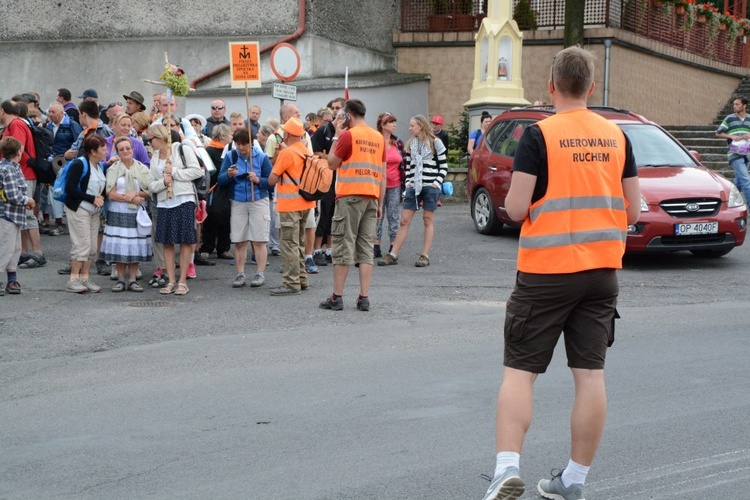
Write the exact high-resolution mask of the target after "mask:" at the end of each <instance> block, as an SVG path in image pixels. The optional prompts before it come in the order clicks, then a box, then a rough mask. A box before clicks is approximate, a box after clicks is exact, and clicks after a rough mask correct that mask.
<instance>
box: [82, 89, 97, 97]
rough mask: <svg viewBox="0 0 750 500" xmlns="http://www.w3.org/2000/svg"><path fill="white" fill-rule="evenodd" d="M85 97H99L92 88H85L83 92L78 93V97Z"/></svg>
mask: <svg viewBox="0 0 750 500" xmlns="http://www.w3.org/2000/svg"><path fill="white" fill-rule="evenodd" d="M86 97H91V98H93V99H99V94H98V93H97V91H96V90H94V89H86V90H84V91H83V94H81V95H79V96H78V98H79V99H85V98H86Z"/></svg>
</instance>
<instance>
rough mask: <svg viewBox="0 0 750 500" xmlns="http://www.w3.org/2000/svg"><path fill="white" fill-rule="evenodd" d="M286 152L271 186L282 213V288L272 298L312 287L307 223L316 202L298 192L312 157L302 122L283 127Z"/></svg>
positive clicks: (278, 159)
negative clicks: (309, 270) (307, 261)
mask: <svg viewBox="0 0 750 500" xmlns="http://www.w3.org/2000/svg"><path fill="white" fill-rule="evenodd" d="M281 130H282V131H283V132H284V144H286V148H284V149H282V150H281V151H279V153H278V156H277V157H276V163H275V164H274V166H273V170H272V171H271V175H270V176H269V177H268V185H269V186H275V185H276V183H278V184H279V185H278V187H277V188H276V211H277V212H278V213H279V239H280V240H281V265H282V266H283V271H282V275H281V276H282V285H281V286H280V287H278V288H273V289H272V290H271V295H277V296H280V295H299V294H300V290H306V289H307V288H308V287H309V286H310V283H309V281H308V279H307V271H306V270H305V222H306V221H307V217H308V215H309V214H310V210H312V209H314V208H315V202H314V201H307V200H305V199H304V198H302V196H300V194H299V191H298V189H297V184H299V182H300V180H301V178H302V167H303V166H304V164H305V156H307V155H309V154H310V151H309V150H308V148H307V146H306V145H305V143H304V142H302V136H303V135H305V134H306V132H305V127H304V126H303V125H302V122H301V121H300V119H299V118H294V117H292V118H289V119H288V120H287V121H286V123H284V124H283V125H282V126H281Z"/></svg>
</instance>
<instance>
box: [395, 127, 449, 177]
mask: <svg viewBox="0 0 750 500" xmlns="http://www.w3.org/2000/svg"><path fill="white" fill-rule="evenodd" d="M414 140H416V139H413V138H412V141H414ZM446 153H447V150H446V149H445V146H444V145H443V142H442V141H441V140H440V139H435V147H434V149H433V150H431V151H430V152H429V153H427V154H426V155H424V156H423V157H422V185H423V186H429V185H430V184H432V183H433V182H435V181H438V184H441V185H442V184H443V181H444V180H445V176H446V175H447V174H448V159H447V157H446ZM435 154H437V158H435ZM411 155H412V153H411V148H410V147H409V146H408V145H407V147H406V158H405V160H406V182H407V183H409V182H414V173H415V170H416V161H415V159H414V158H412V156H411Z"/></svg>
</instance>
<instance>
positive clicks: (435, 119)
mask: <svg viewBox="0 0 750 500" xmlns="http://www.w3.org/2000/svg"><path fill="white" fill-rule="evenodd" d="M431 121H432V123H437V124H438V125H442V124H443V117H442V116H440V115H435V116H433V117H432V120H431Z"/></svg>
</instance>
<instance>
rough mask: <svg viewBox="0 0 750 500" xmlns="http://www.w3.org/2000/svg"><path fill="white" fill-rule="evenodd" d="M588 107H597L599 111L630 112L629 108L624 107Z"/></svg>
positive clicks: (592, 107)
mask: <svg viewBox="0 0 750 500" xmlns="http://www.w3.org/2000/svg"><path fill="white" fill-rule="evenodd" d="M587 107H588V109H595V110H597V111H614V112H615V113H622V114H624V115H627V114H629V113H630V111H629V110H627V109H622V108H615V107H613V106H587Z"/></svg>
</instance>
